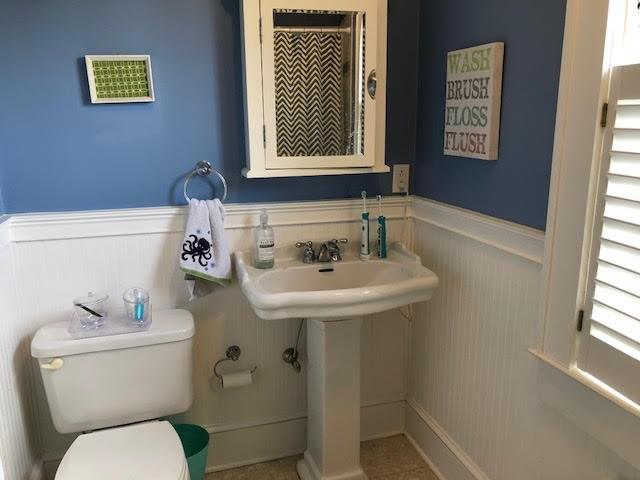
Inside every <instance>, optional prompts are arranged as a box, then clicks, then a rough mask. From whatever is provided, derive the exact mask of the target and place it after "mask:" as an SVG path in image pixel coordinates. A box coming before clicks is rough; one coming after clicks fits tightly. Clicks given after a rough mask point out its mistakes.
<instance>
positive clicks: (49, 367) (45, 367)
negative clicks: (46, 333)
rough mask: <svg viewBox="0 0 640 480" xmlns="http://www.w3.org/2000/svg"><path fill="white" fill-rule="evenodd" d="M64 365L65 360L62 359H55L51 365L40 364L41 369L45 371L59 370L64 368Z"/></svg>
mask: <svg viewBox="0 0 640 480" xmlns="http://www.w3.org/2000/svg"><path fill="white" fill-rule="evenodd" d="M63 365H64V360H62V359H61V358H54V359H53V360H51V361H50V362H49V363H42V364H40V368H42V369H43V370H58V369H59V368H62V366H63Z"/></svg>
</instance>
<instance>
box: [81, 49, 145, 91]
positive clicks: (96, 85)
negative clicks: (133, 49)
mask: <svg viewBox="0 0 640 480" xmlns="http://www.w3.org/2000/svg"><path fill="white" fill-rule="evenodd" d="M85 61H86V64H87V77H88V79H89V91H90V93H91V102H92V103H128V102H152V101H153V100H154V95H153V82H152V76H151V58H150V57H149V56H148V55H87V56H86V57H85Z"/></svg>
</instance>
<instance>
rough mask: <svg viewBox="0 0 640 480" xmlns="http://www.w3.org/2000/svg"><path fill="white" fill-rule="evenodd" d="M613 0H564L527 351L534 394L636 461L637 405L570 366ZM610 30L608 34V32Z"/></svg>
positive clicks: (599, 144)
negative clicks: (534, 312) (531, 341)
mask: <svg viewBox="0 0 640 480" xmlns="http://www.w3.org/2000/svg"><path fill="white" fill-rule="evenodd" d="M616 4H618V5H619V4H620V2H617V0H593V1H592V2H589V5H588V6H587V5H585V4H584V2H583V1H582V0H567V14H566V20H565V32H564V46H563V53H562V64H561V73H560V85H559V92H558V104H557V115H556V127H555V140H554V150H553V159H552V172H551V184H550V192H549V205H548V214H547V226H546V233H545V253H544V261H543V269H542V278H541V295H540V315H541V321H540V335H539V342H538V345H536V346H534V347H532V348H530V349H529V351H530V352H531V353H532V354H533V355H534V356H535V357H536V358H538V359H539V360H541V363H540V364H539V368H538V375H539V386H540V398H541V400H543V401H544V402H545V403H547V404H549V405H551V406H552V407H554V408H555V409H556V410H558V411H559V412H561V413H562V414H563V415H565V416H566V417H567V418H569V419H570V420H572V421H573V422H574V423H575V424H576V425H577V426H579V427H580V428H581V429H583V430H584V431H585V432H587V433H589V434H590V435H591V436H593V437H594V438H597V439H598V440H599V441H601V442H602V443H603V444H604V445H606V446H607V447H609V448H610V449H611V450H612V451H614V452H616V453H617V454H618V455H619V456H620V457H621V458H623V459H625V460H626V461H627V462H628V463H629V464H630V465H633V466H635V467H636V468H640V458H638V455H637V441H638V438H640V406H639V405H637V404H635V403H634V402H631V401H630V400H629V399H627V398H626V397H624V396H623V395H621V394H620V393H619V392H616V391H615V390H613V389H612V388H611V387H609V386H608V385H606V384H604V383H603V382H602V381H599V380H598V379H597V378H595V377H593V376H591V375H589V374H588V373H586V372H583V371H582V370H580V369H579V368H578V367H577V359H578V357H577V354H578V352H579V351H580V350H581V346H582V345H581V343H582V342H584V341H585V339H586V337H585V334H588V329H587V328H583V329H582V332H578V328H577V324H578V315H579V312H580V310H582V309H583V306H584V304H585V295H586V292H587V278H588V277H587V275H586V272H587V267H588V264H589V260H590V256H589V253H590V248H591V238H592V235H593V230H592V227H593V218H594V208H595V205H596V202H595V197H594V196H595V194H596V192H597V181H596V180H597V178H598V177H597V172H599V166H600V161H601V158H602V148H603V140H604V131H605V130H604V128H602V127H601V126H600V122H601V112H602V110H601V109H602V105H603V104H604V103H605V102H607V100H608V98H609V89H610V71H611V68H610V65H611V64H612V61H613V46H614V41H615V38H614V37H615V35H613V34H611V33H610V32H612V28H610V27H611V25H609V22H612V21H613V19H614V15H611V14H610V13H611V10H612V9H614V8H615V6H616ZM608 32H609V34H608Z"/></svg>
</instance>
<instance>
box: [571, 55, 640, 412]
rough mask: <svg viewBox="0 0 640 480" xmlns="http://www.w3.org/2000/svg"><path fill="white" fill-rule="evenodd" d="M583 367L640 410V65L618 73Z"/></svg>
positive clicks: (614, 77)
mask: <svg viewBox="0 0 640 480" xmlns="http://www.w3.org/2000/svg"><path fill="white" fill-rule="evenodd" d="M609 108H610V109H613V111H611V112H610V115H609V122H608V126H607V132H606V137H605V152H604V155H603V161H602V166H601V175H600V181H599V186H598V198H597V207H596V215H595V224H594V241H593V246H592V249H591V251H592V259H591V267H590V273H589V282H588V284H589V287H588V293H587V305H586V309H585V314H586V316H587V319H588V327H589V328H588V330H587V332H588V337H589V338H588V341H587V342H584V345H583V347H584V350H583V351H581V355H580V358H579V361H578V366H579V368H580V369H582V370H584V371H587V372H588V373H590V374H591V375H593V376H595V377H596V378H598V379H599V380H601V381H603V382H604V383H606V384H608V385H609V386H611V387H612V388H614V389H615V390H617V391H618V392H620V393H622V394H623V395H625V396H626V397H628V398H629V399H631V400H632V401H634V402H636V403H640V65H628V66H623V67H616V68H615V69H614V72H613V75H612V88H611V95H610V102H609Z"/></svg>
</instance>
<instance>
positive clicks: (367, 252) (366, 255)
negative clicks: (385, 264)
mask: <svg viewBox="0 0 640 480" xmlns="http://www.w3.org/2000/svg"><path fill="white" fill-rule="evenodd" d="M360 196H361V197H362V220H361V221H362V239H361V241H360V259H361V260H369V259H370V258H371V248H370V245H369V212H368V211H367V192H366V190H363V191H362V193H361V194H360Z"/></svg>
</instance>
